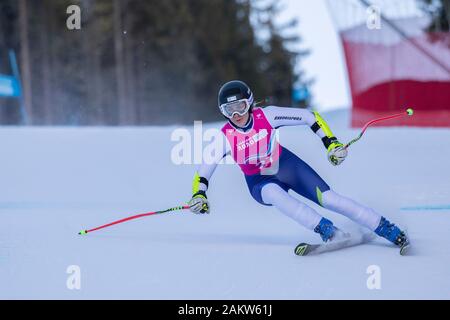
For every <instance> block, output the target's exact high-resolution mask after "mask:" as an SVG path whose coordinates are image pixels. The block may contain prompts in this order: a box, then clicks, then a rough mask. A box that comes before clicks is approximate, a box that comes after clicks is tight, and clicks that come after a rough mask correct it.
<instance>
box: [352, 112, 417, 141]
mask: <svg viewBox="0 0 450 320" xmlns="http://www.w3.org/2000/svg"><path fill="white" fill-rule="evenodd" d="M413 114H414V110H413V109H411V108H408V109H407V110H406V111H405V112H402V113H397V114H394V115H391V116H387V117H383V118H377V119H373V120H371V121H369V122H367V123H366V124H365V125H364V127H363V128H362V130H361V132H360V133H359V135H358V136H357V137H356V138H355V139H353V140H351V141H350V142H349V143H347V144H346V145H345V146H344V149H347V148H348V147H350V146H351V145H352V144H354V143H355V142H356V141H358V140H359V139H361V137H362V136H363V134H364V132H366V130H367V128H368V127H369V126H370V125H372V124H374V123H376V122H381V121H385V120H390V119H394V118H399V117H403V116H412V115H413Z"/></svg>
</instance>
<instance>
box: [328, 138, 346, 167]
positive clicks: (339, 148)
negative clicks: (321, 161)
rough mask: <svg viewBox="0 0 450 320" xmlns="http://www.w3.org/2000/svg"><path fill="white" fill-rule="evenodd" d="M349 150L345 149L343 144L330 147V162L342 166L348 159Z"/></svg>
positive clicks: (336, 143)
mask: <svg viewBox="0 0 450 320" xmlns="http://www.w3.org/2000/svg"><path fill="white" fill-rule="evenodd" d="M347 154H348V152H347V149H345V148H344V146H343V144H342V143H339V142H335V143H333V144H332V145H331V146H330V149H329V150H328V160H329V161H330V162H331V164H332V165H334V166H338V165H340V164H341V163H342V162H343V161H344V160H345V158H346V157H347Z"/></svg>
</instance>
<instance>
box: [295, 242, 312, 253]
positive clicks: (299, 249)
mask: <svg viewBox="0 0 450 320" xmlns="http://www.w3.org/2000/svg"><path fill="white" fill-rule="evenodd" d="M308 247H309V245H308V244H307V243H300V244H299V245H298V246H297V247H295V250H294V253H295V254H296V255H297V256H304V255H306V254H307V253H308V252H307V250H308Z"/></svg>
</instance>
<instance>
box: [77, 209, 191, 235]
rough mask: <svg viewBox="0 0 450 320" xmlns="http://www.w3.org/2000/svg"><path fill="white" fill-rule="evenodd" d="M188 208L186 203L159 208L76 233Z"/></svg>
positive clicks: (81, 233)
mask: <svg viewBox="0 0 450 320" xmlns="http://www.w3.org/2000/svg"><path fill="white" fill-rule="evenodd" d="M189 208H190V207H189V206H188V205H184V206H179V207H173V208H170V209H167V210H161V211H154V212H147V213H142V214H137V215H134V216H131V217H128V218H124V219H121V220H117V221H113V222H111V223H108V224H105V225H102V226H100V227H97V228H93V229H89V230H83V231H80V232H78V234H79V235H85V234H88V233H91V232H94V231H97V230H100V229H104V228H108V227H111V226H113V225H116V224H119V223H123V222H126V221H130V220H134V219H138V218H143V217H148V216H152V215H156V214H161V213H166V212H171V211H177V210H187V209H189Z"/></svg>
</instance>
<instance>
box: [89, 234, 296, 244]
mask: <svg viewBox="0 0 450 320" xmlns="http://www.w3.org/2000/svg"><path fill="white" fill-rule="evenodd" d="M92 237H94V235H92ZM95 237H96V238H114V239H123V240H140V241H148V242H161V243H165V244H167V243H172V244H177V245H179V244H180V243H183V244H187V243H189V244H201V245H210V244H215V245H240V246H242V245H261V246H263V245H264V246H267V245H273V246H292V245H295V244H296V243H298V241H299V237H298V236H293V235H276V234H266V235H264V234H236V233H178V234H152V235H148V236H143V235H112V234H108V235H107V234H102V235H100V234H97V235H95Z"/></svg>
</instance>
